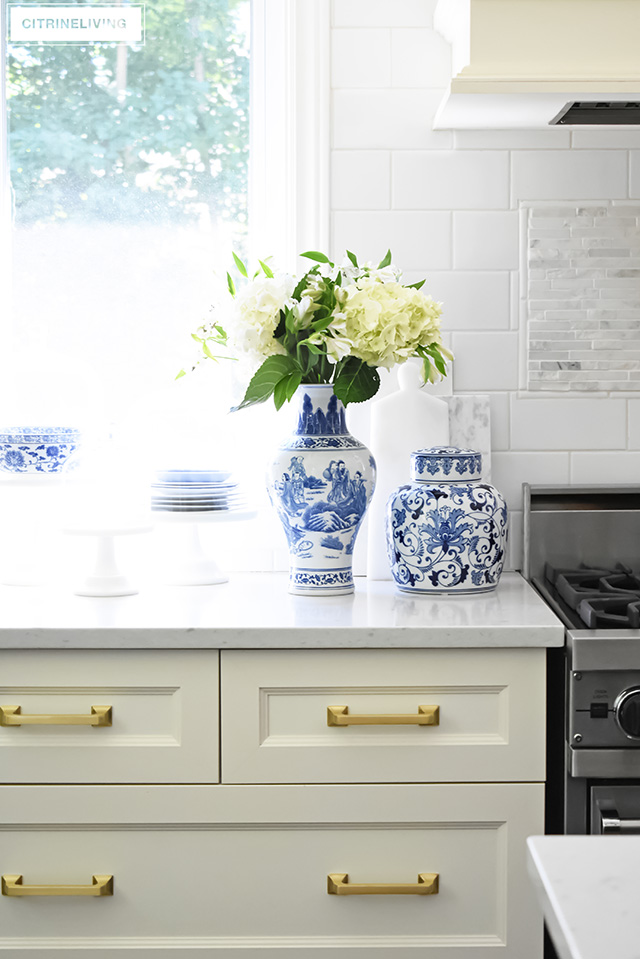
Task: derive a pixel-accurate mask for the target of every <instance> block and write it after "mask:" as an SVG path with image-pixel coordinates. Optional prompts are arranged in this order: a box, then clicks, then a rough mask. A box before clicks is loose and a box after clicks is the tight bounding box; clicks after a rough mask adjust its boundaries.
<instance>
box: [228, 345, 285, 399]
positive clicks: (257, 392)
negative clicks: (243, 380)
mask: <svg viewBox="0 0 640 959" xmlns="http://www.w3.org/2000/svg"><path fill="white" fill-rule="evenodd" d="M299 371H300V366H299V364H298V362H297V361H296V359H295V358H294V357H293V356H290V355H289V354H288V353H286V354H285V353H277V354H276V355H275V356H268V357H267V358H266V360H265V361H264V363H263V364H262V366H261V367H260V369H259V370H258V371H257V372H256V373H254V375H253V377H252V378H251V381H250V383H249V385H248V387H247V390H246V393H245V394H244V399H243V400H242V402H241V403H240V404H239V405H238V406H234V407H233V409H234V410H242V409H245V407H247V406H253V405H254V404H255V403H264V401H265V400H268V399H269V397H270V396H271V394H272V393H273V391H274V390H275V388H276V384H277V383H279V382H280V380H281V379H282V378H283V377H285V376H288V375H289V373H294V372H299Z"/></svg>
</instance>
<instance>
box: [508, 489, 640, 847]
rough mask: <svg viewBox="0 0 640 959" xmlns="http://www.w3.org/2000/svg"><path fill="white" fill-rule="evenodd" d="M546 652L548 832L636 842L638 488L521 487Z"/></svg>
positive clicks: (639, 787)
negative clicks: (544, 606)
mask: <svg viewBox="0 0 640 959" xmlns="http://www.w3.org/2000/svg"><path fill="white" fill-rule="evenodd" d="M524 499H525V502H524V509H525V568H524V570H523V572H524V575H525V577H526V578H527V579H529V580H530V582H531V583H532V584H533V585H534V586H535V588H536V589H537V590H538V591H539V592H540V594H541V595H542V596H543V598H544V599H545V600H546V601H547V602H548V604H549V605H550V606H551V608H552V609H553V610H554V612H555V613H556V615H557V616H558V617H559V618H560V619H561V620H562V621H563V622H564V624H565V626H566V646H565V649H564V650H559V651H557V653H556V654H555V655H554V651H550V656H549V674H548V710H549V714H548V789H547V832H564V833H580V834H587V833H640V487H634V486H617V487H616V486H611V487H598V486H590V487H554V486H529V485H525V488H524Z"/></svg>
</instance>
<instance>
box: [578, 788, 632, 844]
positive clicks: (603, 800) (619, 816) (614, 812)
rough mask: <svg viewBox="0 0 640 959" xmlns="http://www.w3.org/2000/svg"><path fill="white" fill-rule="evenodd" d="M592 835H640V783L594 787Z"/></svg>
mask: <svg viewBox="0 0 640 959" xmlns="http://www.w3.org/2000/svg"><path fill="white" fill-rule="evenodd" d="M590 799H591V803H590V805H591V816H590V824H591V829H590V831H591V834H592V835H594V836H634V835H635V836H638V835H640V782H636V783H625V784H624V785H619V784H617V783H616V784H603V783H598V784H597V785H591V787H590Z"/></svg>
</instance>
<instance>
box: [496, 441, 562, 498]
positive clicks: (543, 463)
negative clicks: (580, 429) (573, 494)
mask: <svg viewBox="0 0 640 959" xmlns="http://www.w3.org/2000/svg"><path fill="white" fill-rule="evenodd" d="M491 461H492V474H491V478H492V482H493V484H494V486H497V487H498V489H499V490H500V492H501V493H502V495H503V496H504V498H505V499H506V501H507V507H508V508H509V509H510V510H521V509H522V507H523V501H522V484H523V483H537V484H542V483H554V484H555V483H568V482H569V454H568V453H514V452H507V453H494V454H493V456H492V457H491Z"/></svg>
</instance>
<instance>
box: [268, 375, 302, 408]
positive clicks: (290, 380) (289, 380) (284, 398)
mask: <svg viewBox="0 0 640 959" xmlns="http://www.w3.org/2000/svg"><path fill="white" fill-rule="evenodd" d="M301 383H302V373H301V372H300V371H296V372H294V373H289V375H288V376H283V377H282V379H281V380H279V381H278V382H277V383H276V385H275V389H274V391H273V402H274V403H275V407H276V409H277V410H279V409H280V408H281V407H282V406H284V404H285V403H287V402H289V400H291V398H292V396H293V394H294V393H295V391H296V390H297V389H298V387H299V386H300V384H301Z"/></svg>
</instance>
